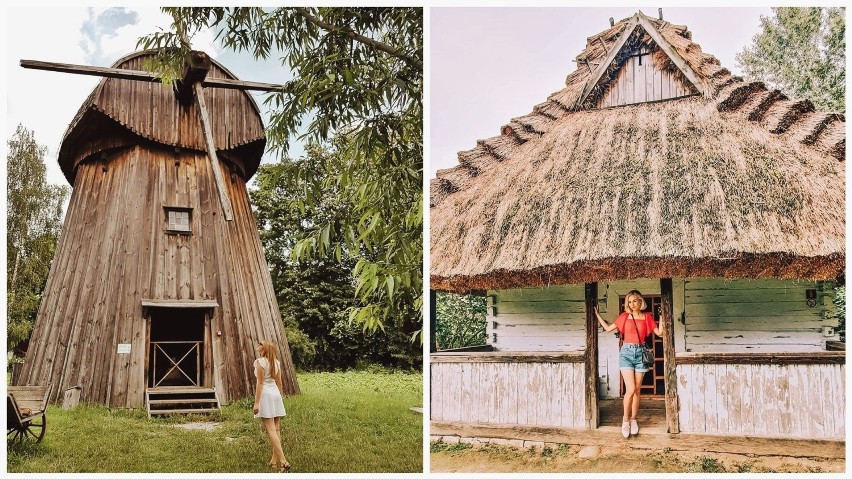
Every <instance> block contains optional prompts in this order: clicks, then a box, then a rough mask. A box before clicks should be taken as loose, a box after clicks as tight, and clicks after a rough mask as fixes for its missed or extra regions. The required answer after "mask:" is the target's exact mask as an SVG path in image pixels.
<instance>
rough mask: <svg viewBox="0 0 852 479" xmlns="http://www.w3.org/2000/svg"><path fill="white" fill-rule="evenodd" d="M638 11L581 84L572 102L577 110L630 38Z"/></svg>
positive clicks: (635, 24) (636, 22) (636, 21)
mask: <svg viewBox="0 0 852 479" xmlns="http://www.w3.org/2000/svg"><path fill="white" fill-rule="evenodd" d="M638 15H639V14H638V13H636V14H635V15H633V18H631V19H630V21H629V22H628V23H627V25H626V26H625V27H624V30H622V31H621V36H620V37H618V40H616V41H615V43H614V44H613V48H612V50H610V51H609V53H608V54H607V56H606V58H604V60H603V61H602V62H601V63H600V65H598V67H597V68H596V69H595V70H594V71H593V72H592V74H591V76H589V78H588V80H586V84H585V85H584V86H583V91H582V92H580V96H579V97H577V101H576V102H574V109H575V110H578V109H579V108H580V106H581V105H582V104H583V102H584V101H585V100H586V97H587V96H589V93H591V92H592V89H593V88H594V87H595V85H597V84H598V80H600V79H601V77H602V76H603V74H604V72H606V70H607V68H609V65H610V64H611V63H612V62H613V60H615V56H616V55H617V54H618V52H619V51H621V47H623V46H624V44H625V43H626V42H627V39H628V38H630V35H631V34H632V33H633V30H635V29H636V26H637V25H638V24H639V20H638Z"/></svg>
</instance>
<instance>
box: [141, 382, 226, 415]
mask: <svg viewBox="0 0 852 479" xmlns="http://www.w3.org/2000/svg"><path fill="white" fill-rule="evenodd" d="M145 407H146V409H147V410H148V417H151V416H154V415H162V414H210V413H212V412H214V411H220V410H221V409H222V408H221V405H220V403H219V396H218V395H217V394H216V390H215V389H212V388H200V387H158V388H148V389H146V390H145Z"/></svg>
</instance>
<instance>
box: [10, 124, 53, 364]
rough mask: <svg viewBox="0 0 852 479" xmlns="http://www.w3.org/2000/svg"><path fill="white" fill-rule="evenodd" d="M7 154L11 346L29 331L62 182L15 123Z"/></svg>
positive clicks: (47, 263) (49, 254) (45, 272)
mask: <svg viewBox="0 0 852 479" xmlns="http://www.w3.org/2000/svg"><path fill="white" fill-rule="evenodd" d="M7 144H8V147H9V152H8V154H7V156H6V165H7V168H8V169H7V183H6V205H7V210H6V213H7V216H6V295H7V297H6V331H7V340H6V341H7V347H8V348H9V349H10V350H14V349H15V348H16V347H18V345H20V344H21V343H23V342H25V341H26V340H27V339H28V338H29V336H30V332H31V331H32V328H33V324H34V322H35V317H36V314H37V313H38V307H39V303H40V302H41V295H42V291H43V290H44V286H45V282H46V281H47V275H48V273H49V272H50V262H51V261H52V260H53V254H54V253H55V252H56V244H57V241H58V239H59V232H60V230H61V228H62V223H61V220H62V206H63V204H64V203H65V199H66V198H67V196H68V188H67V187H65V186H57V185H49V184H48V183H47V181H46V179H45V172H46V170H47V167H46V166H45V163H44V156H45V153H46V151H47V149H46V148H45V147H43V146H40V145H39V144H38V143H36V140H35V136H34V133H33V132H32V131H29V130H27V129H26V128H24V127H23V125H18V128H17V130H16V131H15V134H14V135H13V136H12V138H10V139H9V140H8V142H7Z"/></svg>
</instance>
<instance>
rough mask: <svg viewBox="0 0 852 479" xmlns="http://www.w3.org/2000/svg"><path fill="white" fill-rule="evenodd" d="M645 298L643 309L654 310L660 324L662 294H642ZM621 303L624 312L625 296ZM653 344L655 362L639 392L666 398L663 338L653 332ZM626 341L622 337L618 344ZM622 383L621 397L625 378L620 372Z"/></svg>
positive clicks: (621, 298) (648, 395)
mask: <svg viewBox="0 0 852 479" xmlns="http://www.w3.org/2000/svg"><path fill="white" fill-rule="evenodd" d="M642 297H643V298H644V299H645V304H646V306H647V307H646V308H645V309H643V310H642V311H646V312H652V313H653V314H654V322H655V323H657V326H659V324H660V314H661V308H662V297H661V296H660V295H653V296H651V295H649V296H642ZM618 302H619V304H620V305H621V312H624V296H620V297H619V300H618ZM650 337H651V340H652V344H653V345H654V363H653V364H651V369H650V370H649V371H648V372H647V373H645V376H644V377H643V378H642V386H641V387H640V389H639V392H640V393H641V394H642V397H659V398H664V397H665V396H666V379H665V371H664V369H663V364H664V363H663V338H661V337H659V336H657V335H656V334H654V333H653V332H652V333H651V336H650ZM623 341H624V338H620V339H619V340H618V346H619V347H621V343H622V342H623ZM619 378H620V383H621V393H620V395H621V397H624V379H623V378H621V375H620V374H619Z"/></svg>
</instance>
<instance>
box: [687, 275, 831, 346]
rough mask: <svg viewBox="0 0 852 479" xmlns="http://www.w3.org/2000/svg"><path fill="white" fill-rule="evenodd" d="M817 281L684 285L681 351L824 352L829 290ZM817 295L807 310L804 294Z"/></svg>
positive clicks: (709, 280)
mask: <svg viewBox="0 0 852 479" xmlns="http://www.w3.org/2000/svg"><path fill="white" fill-rule="evenodd" d="M824 288H825V287H824V285H823V284H821V283H816V282H807V281H802V282H795V281H783V280H731V281H723V280H719V279H712V278H694V279H690V280H687V281H685V287H684V313H685V334H684V339H685V348H686V351H693V352H736V351H751V352H774V351H777V352H789V351H798V352H807V351H818V350H822V349H824V345H825V337H823V334H822V326H824V325H828V326H833V325H834V322H833V321H832V320H829V319H827V318H828V317H829V316H830V315H829V314H827V313H828V311H829V304H828V303H829V301H828V300H827V299H826V298H827V296H829V292H828V291H823V289H824ZM808 289H816V290H817V291H818V300H817V304H816V305H815V306H813V307H811V306H808V304H807V303H806V298H805V291H806V290H808Z"/></svg>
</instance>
